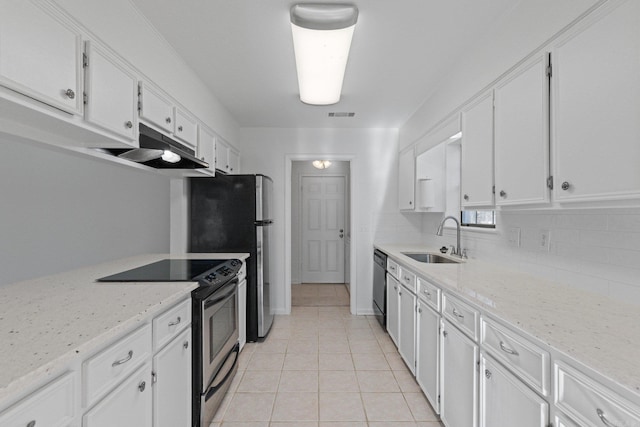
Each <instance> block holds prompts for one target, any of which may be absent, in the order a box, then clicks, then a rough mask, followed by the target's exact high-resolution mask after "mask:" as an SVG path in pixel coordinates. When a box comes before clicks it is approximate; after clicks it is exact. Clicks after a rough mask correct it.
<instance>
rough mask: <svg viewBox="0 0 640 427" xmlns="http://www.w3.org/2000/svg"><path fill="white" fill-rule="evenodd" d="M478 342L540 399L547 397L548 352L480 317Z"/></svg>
mask: <svg viewBox="0 0 640 427" xmlns="http://www.w3.org/2000/svg"><path fill="white" fill-rule="evenodd" d="M480 330H481V333H480V340H481V344H482V345H483V346H484V349H485V350H487V351H488V352H490V353H491V355H492V356H494V357H495V358H496V359H498V360H499V361H500V362H502V363H503V364H504V365H505V366H506V367H507V368H509V369H510V370H512V371H513V372H514V373H515V374H517V375H518V376H519V377H520V379H521V380H522V381H524V382H525V383H527V384H528V385H529V386H531V387H532V388H533V389H534V390H536V391H537V392H538V393H541V394H542V395H543V396H548V395H549V378H550V376H549V353H547V352H546V351H544V350H542V349H541V348H539V347H538V346H536V345H534V344H532V343H530V342H528V341H527V340H526V339H525V338H523V337H521V336H518V335H517V334H515V333H513V332H511V331H508V330H507V329H505V328H503V327H501V326H499V325H497V324H496V323H494V322H492V321H491V320H488V319H485V318H483V319H482V321H481V326H480Z"/></svg>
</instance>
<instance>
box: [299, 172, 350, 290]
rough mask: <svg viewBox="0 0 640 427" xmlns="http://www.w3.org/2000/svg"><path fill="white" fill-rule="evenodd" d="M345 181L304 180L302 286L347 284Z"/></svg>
mask: <svg viewBox="0 0 640 427" xmlns="http://www.w3.org/2000/svg"><path fill="white" fill-rule="evenodd" d="M344 205H345V177H343V176H305V177H302V245H301V246H302V282H303V283H344V237H345V233H344Z"/></svg>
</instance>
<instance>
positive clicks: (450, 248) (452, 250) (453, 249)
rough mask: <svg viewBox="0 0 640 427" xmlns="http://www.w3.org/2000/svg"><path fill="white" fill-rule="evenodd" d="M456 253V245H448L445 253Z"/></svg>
mask: <svg viewBox="0 0 640 427" xmlns="http://www.w3.org/2000/svg"><path fill="white" fill-rule="evenodd" d="M455 253H456V247H455V246H453V245H449V249H447V255H454V254H455Z"/></svg>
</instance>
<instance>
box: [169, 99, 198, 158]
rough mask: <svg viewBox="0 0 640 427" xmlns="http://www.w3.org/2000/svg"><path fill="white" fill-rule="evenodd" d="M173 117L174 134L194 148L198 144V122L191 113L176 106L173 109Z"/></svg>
mask: <svg viewBox="0 0 640 427" xmlns="http://www.w3.org/2000/svg"><path fill="white" fill-rule="evenodd" d="M175 118H176V126H175V133H174V136H175V137H176V138H178V139H179V140H181V141H182V142H184V143H186V144H187V145H188V146H190V147H191V148H193V149H194V150H195V148H196V147H197V145H198V122H197V121H196V119H195V118H193V117H192V116H191V115H189V114H187V113H186V112H185V111H182V110H181V109H179V108H177V107H176V109H175Z"/></svg>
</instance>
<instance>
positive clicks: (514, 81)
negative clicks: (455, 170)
mask: <svg viewBox="0 0 640 427" xmlns="http://www.w3.org/2000/svg"><path fill="white" fill-rule="evenodd" d="M547 58H548V55H547V54H546V53H541V54H539V55H537V56H536V57H535V58H534V59H533V60H531V61H529V62H528V63H527V64H525V65H524V66H522V67H521V68H519V69H518V70H516V71H515V72H514V73H512V74H511V75H510V76H509V77H507V78H506V79H504V80H503V81H502V82H501V83H500V84H499V85H498V86H497V87H496V89H495V179H496V191H495V193H496V194H495V200H496V205H499V206H500V205H501V206H507V205H522V204H537V203H547V202H549V197H550V190H549V187H548V186H547V179H548V178H549V126H548V125H549V86H548V78H547ZM466 148H467V146H466V138H465V144H464V147H463V156H464V153H465V150H466Z"/></svg>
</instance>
